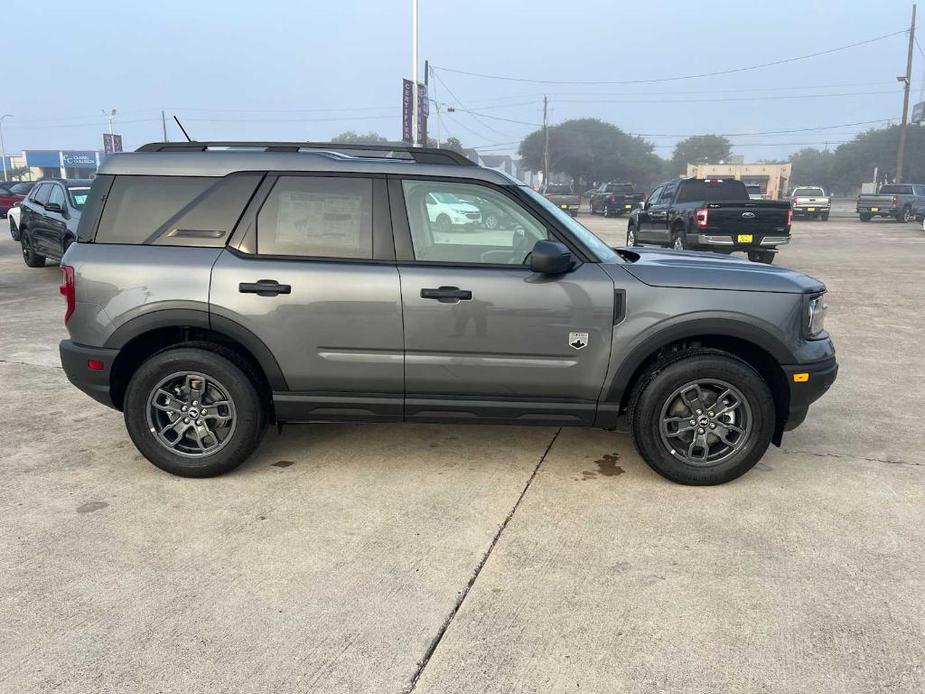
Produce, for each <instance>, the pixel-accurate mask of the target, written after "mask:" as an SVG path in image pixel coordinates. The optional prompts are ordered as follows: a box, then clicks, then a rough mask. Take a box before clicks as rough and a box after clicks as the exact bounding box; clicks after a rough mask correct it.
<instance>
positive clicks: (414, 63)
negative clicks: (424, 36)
mask: <svg viewBox="0 0 925 694" xmlns="http://www.w3.org/2000/svg"><path fill="white" fill-rule="evenodd" d="M411 146H412V147H420V143H419V142H418V0H411Z"/></svg>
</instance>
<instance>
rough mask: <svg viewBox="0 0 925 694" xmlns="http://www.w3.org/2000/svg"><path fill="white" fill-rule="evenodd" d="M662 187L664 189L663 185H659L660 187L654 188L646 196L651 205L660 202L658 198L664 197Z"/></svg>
mask: <svg viewBox="0 0 925 694" xmlns="http://www.w3.org/2000/svg"><path fill="white" fill-rule="evenodd" d="M662 189H663V186H659V187H658V188H656V189H655V190H653V191H652V192H651V193H649V195H648V197H647V198H646V203H647V204H648V205H649V207H652V205H657V204H658V199H659V198H660V197H662Z"/></svg>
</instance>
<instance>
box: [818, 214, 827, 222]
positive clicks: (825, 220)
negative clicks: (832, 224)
mask: <svg viewBox="0 0 925 694" xmlns="http://www.w3.org/2000/svg"><path fill="white" fill-rule="evenodd" d="M819 219H821V220H822V221H823V222H827V221H829V213H828V212H826V213H825V214H823V215H822V216H821V217H820V218H819Z"/></svg>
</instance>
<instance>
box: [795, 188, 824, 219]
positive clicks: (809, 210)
mask: <svg viewBox="0 0 925 694" xmlns="http://www.w3.org/2000/svg"><path fill="white" fill-rule="evenodd" d="M790 207H792V208H793V216H794V217H814V218H816V219H821V220H822V221H823V222H827V221H829V212H831V210H832V196H831V195H826V194H825V191H824V190H823V189H822V188H820V187H819V186H797V187H796V188H794V189H793V192H792V193H791V194H790Z"/></svg>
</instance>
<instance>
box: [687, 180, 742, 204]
mask: <svg viewBox="0 0 925 694" xmlns="http://www.w3.org/2000/svg"><path fill="white" fill-rule="evenodd" d="M724 200H748V191H747V190H745V184H744V183H742V181H736V180H734V179H705V180H702V181H699V180H690V181H684V182H683V183H682V184H681V192H680V193H678V202H679V203H680V202H721V201H724Z"/></svg>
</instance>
